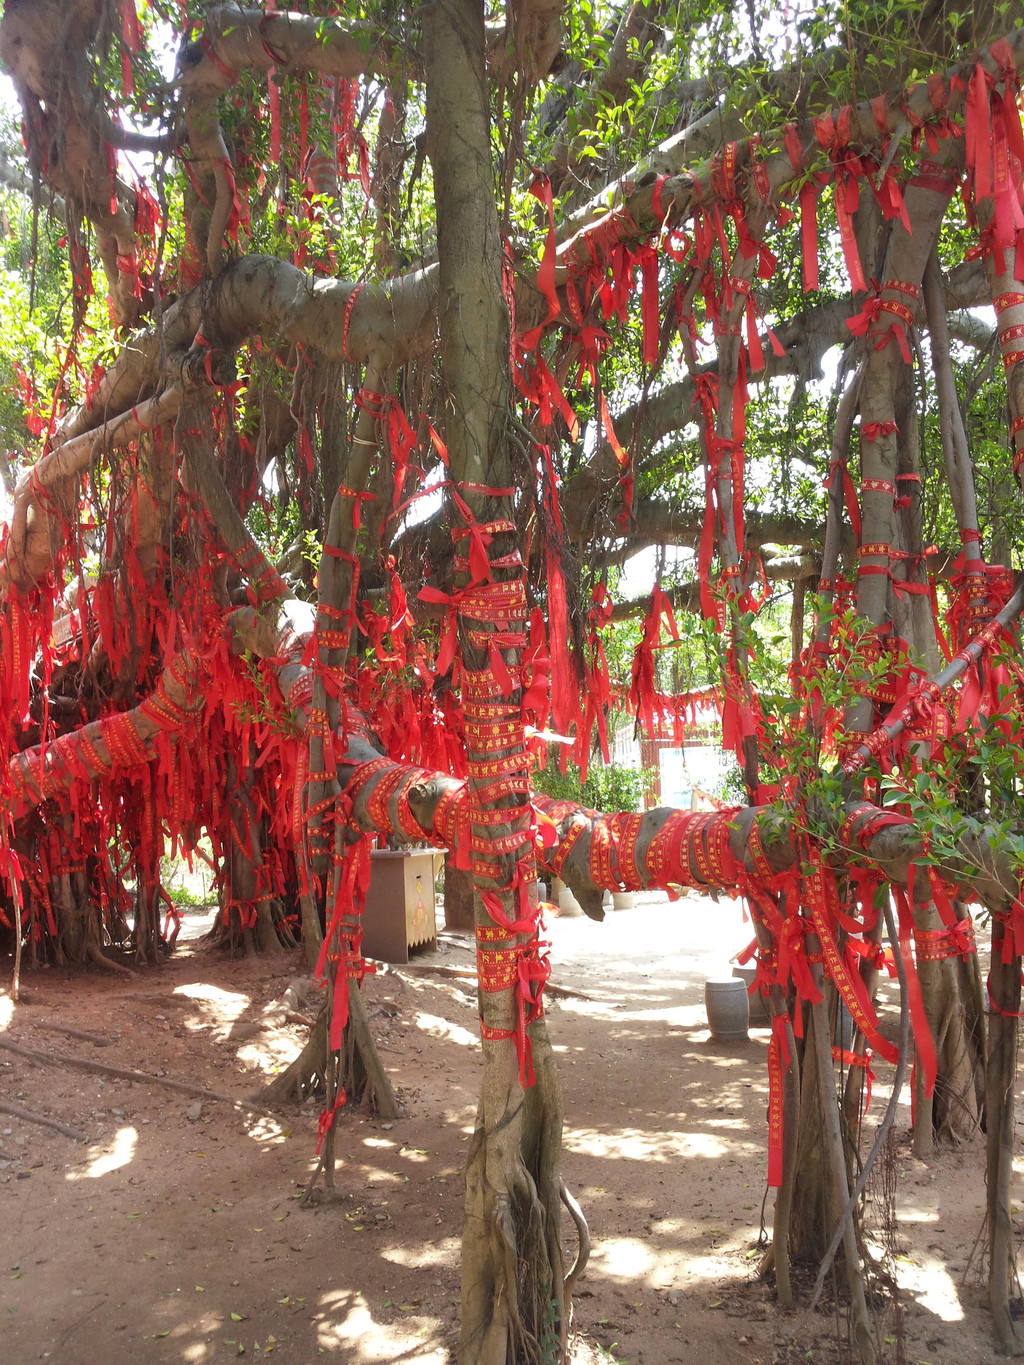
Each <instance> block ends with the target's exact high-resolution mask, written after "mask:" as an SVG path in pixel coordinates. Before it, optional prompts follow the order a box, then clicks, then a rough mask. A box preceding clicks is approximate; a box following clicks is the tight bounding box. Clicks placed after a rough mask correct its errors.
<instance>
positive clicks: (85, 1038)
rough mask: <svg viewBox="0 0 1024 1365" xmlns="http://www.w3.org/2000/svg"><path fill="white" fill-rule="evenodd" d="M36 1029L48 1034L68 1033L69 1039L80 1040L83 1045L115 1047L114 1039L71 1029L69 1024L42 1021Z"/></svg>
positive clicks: (81, 1029) (80, 1029) (84, 1030)
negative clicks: (43, 1030)
mask: <svg viewBox="0 0 1024 1365" xmlns="http://www.w3.org/2000/svg"><path fill="white" fill-rule="evenodd" d="M36 1028H41V1029H45V1030H46V1032H47V1033H66V1034H67V1036H68V1037H69V1038H78V1039H80V1040H81V1041H82V1042H83V1043H92V1045H93V1047H113V1045H114V1040H113V1038H104V1037H103V1036H102V1034H99V1033H89V1032H88V1030H86V1029H84V1028H71V1027H70V1026H69V1025H68V1024H48V1023H44V1022H42V1021H40V1022H39V1023H37V1024H36Z"/></svg>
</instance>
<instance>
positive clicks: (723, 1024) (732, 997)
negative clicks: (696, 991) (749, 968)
mask: <svg viewBox="0 0 1024 1365" xmlns="http://www.w3.org/2000/svg"><path fill="white" fill-rule="evenodd" d="M748 1000H749V997H748V995H747V987H746V985H745V983H744V982H743V981H741V980H740V978H739V977H735V976H728V977H724V978H722V979H721V980H718V981H706V982H705V983H704V1004H705V1007H706V1009H707V1012H708V1027H709V1028H710V1029H711V1036H712V1038H713V1039H714V1040H715V1042H716V1043H738V1042H742V1041H744V1040H745V1039H746V1036H747V1027H748V1025H749V1023H750V1010H749V1005H748Z"/></svg>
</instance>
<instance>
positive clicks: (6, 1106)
mask: <svg viewBox="0 0 1024 1365" xmlns="http://www.w3.org/2000/svg"><path fill="white" fill-rule="evenodd" d="M0 1114H10V1115H11V1116H12V1118H16V1119H24V1121H25V1122H26V1123H38V1124H39V1126H40V1128H54V1129H56V1131H57V1132H58V1133H63V1134H64V1136H65V1137H70V1138H74V1139H75V1140H76V1141H77V1142H88V1141H89V1134H88V1133H83V1132H82V1130H81V1128H72V1127H71V1125H70V1124H69V1123H61V1122H60V1121H59V1120H58V1119H51V1118H47V1117H46V1115H45V1114H37V1113H36V1112H35V1111H34V1110H33V1109H23V1108H22V1107H21V1105H20V1104H11V1103H10V1101H9V1100H0ZM8 1160H14V1158H13V1157H10V1158H8Z"/></svg>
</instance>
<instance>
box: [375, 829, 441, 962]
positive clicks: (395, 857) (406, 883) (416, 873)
mask: <svg viewBox="0 0 1024 1365" xmlns="http://www.w3.org/2000/svg"><path fill="white" fill-rule="evenodd" d="M436 857H437V854H436V852H435V851H434V850H433V849H398V850H394V851H393V850H391V849H374V851H373V852H372V853H371V855H370V866H371V872H370V889H369V890H368V891H367V893H366V904H365V906H364V907H363V956H364V957H375V958H377V959H378V960H379V961H381V962H408V961H409V949H410V948H420V947H429V948H434V947H436V946H437V926H436V921H435V918H434V860H435V858H436Z"/></svg>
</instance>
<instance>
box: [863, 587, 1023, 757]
mask: <svg viewBox="0 0 1024 1365" xmlns="http://www.w3.org/2000/svg"><path fill="white" fill-rule="evenodd" d="M1022 610H1024V584H1021V585H1020V586H1019V587H1018V588H1017V591H1016V592H1015V593H1014V594H1013V596H1012V597H1011V598H1010V600H1009V601H1008V602H1007V603H1006V605H1005V606H1004V607H1003V609H1002V610H1001V611H1000V612H999V613H998V615H996V616H994V617H993V618H992V620H991V621H989V623H988V624H987V625H986V626H985V627H984V629H983V630H981V631H979V632H978V634H977V635H976V636H975V637H974V639H973V640H971V641H970V643H969V644H966V645H965V646H964V647H963V649H962V650H960V652H959V654H955V655H954V656H953V658H952V659H951V660H950V662H949V663H948V664H947V665H946V667H945V668H944V669H943V670H942V671H941V673H936V675H935V677H934V678H931V679H928V680H927V681H926V682H924V683H922V684H921V686H920V687H918V688H916V689H915V690H914V692H913V693H911V694H910V695H909V696H908V697H904V698H902V699H901V700H900V701H898V702H897V703H896V704H895V706H893V708H892V710H891V711H890V712H889V715H888V717H887V719H886V720H885V721H884V723H883V724H882V725H880V726H879V727H878V728H877V729H876V730H874V731H872V733H871V735H870V736H869V737H868V740H867V741H866V742H865V743H864V744H861V745H859V746H858V748H857V749H856V750H855V751H854V752H853V754H851V756H850V757H849V758H848V759H847V760H846V762H845V763H844V764H843V771H844V772H845V773H847V774H853V773H855V772H857V771H859V769H861V768H862V767H863V766H864V764H865V763H866V762H867V761H868V759H869V758H870V757H871V755H872V752H873V745H874V742H875V740H876V738H880V737H882V736H884V737H885V739H886V742H888V741H889V740H893V739H895V738H896V736H897V735H899V734H901V733H902V732H903V730H904V729H905V727H906V725H907V723H908V722H909V721H910V720H912V719H913V715H914V712H913V708H912V706H911V705H909V703H910V702H912V701H913V700H914V699H915V698H917V697H919V696H922V695H925V688H938V690H939V691H940V692H944V691H945V690H946V688H947V687H950V686H952V684H953V683H955V682H956V680H957V678H959V677H960V675H961V673H963V672H964V671H965V670H966V669H967V668H968V667H969V666H970V665H971V664H972V663H974V662H975V660H976V659H979V658H980V657H981V655H982V654H984V652H985V650H986V649H988V647H989V646H990V645H992V644H994V643H995V640H996V638H997V637H998V634H999V631H1000V630H1002V629H1004V628H1005V627H1006V626H1008V625H1009V624H1010V622H1011V621H1013V620H1015V619H1016V617H1018V616H1019V615H1020V614H1021V611H1022Z"/></svg>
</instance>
